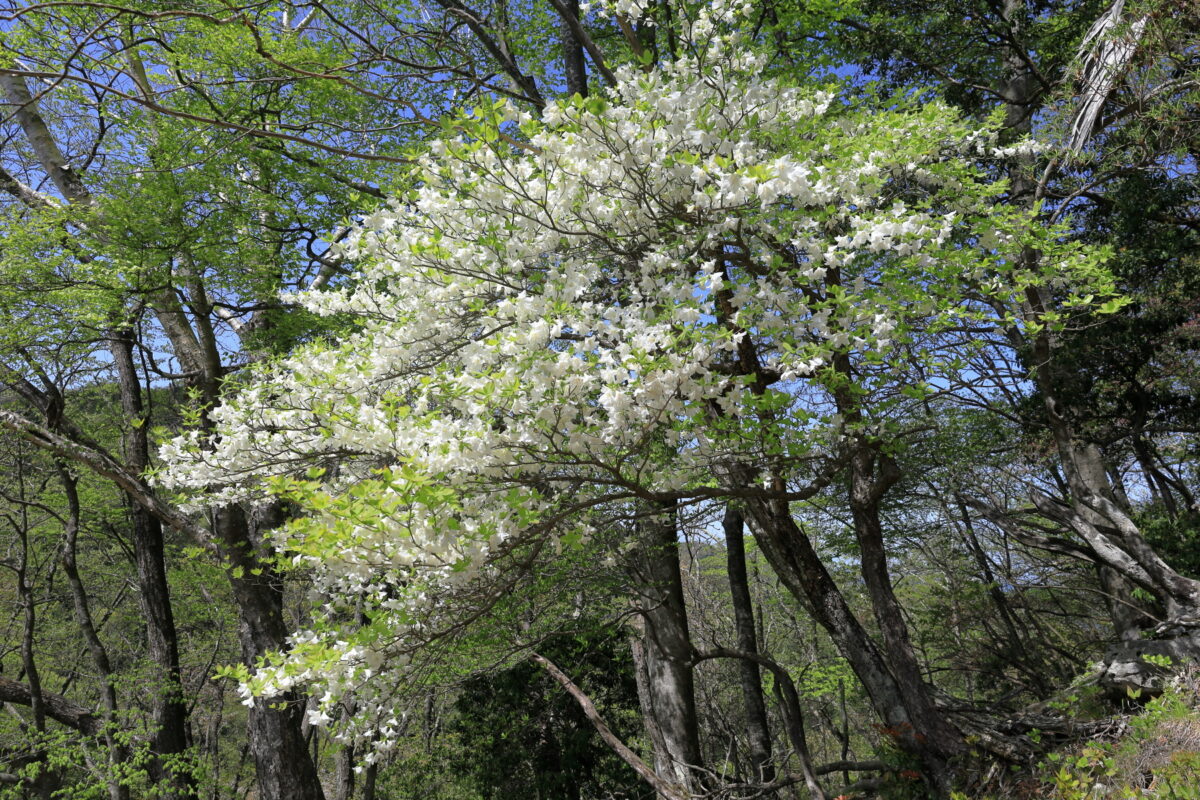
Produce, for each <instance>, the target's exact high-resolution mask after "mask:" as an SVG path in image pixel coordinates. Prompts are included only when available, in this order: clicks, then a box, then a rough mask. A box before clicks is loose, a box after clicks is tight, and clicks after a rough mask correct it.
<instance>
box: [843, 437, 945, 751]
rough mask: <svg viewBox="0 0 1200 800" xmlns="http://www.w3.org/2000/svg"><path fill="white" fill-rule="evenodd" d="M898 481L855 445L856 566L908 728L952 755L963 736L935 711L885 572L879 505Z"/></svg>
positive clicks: (888, 464) (881, 460) (881, 458)
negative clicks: (860, 574) (902, 697)
mask: <svg viewBox="0 0 1200 800" xmlns="http://www.w3.org/2000/svg"><path fill="white" fill-rule="evenodd" d="M877 465H878V468H877ZM899 477H900V474H899V469H898V467H897V466H896V464H895V462H894V461H892V459H891V458H889V457H888V456H886V455H882V454H880V453H879V452H878V449H877V448H876V447H875V446H874V445H873V444H870V443H867V442H859V444H858V447H857V448H856V452H855V453H854V455H853V456H852V457H851V459H850V513H851V516H852V517H853V520H854V533H855V536H856V537H857V540H858V549H859V566H860V568H861V570H862V576H863V582H864V583H865V584H866V587H867V594H868V595H869V596H870V598H871V609H872V611H873V612H874V615H875V622H876V624H878V625H879V630H880V633H882V635H883V642H884V654H885V656H886V658H887V662H888V664H889V665H890V666H891V671H892V674H893V675H894V676H895V678H896V683H897V685H899V687H900V691H901V693H902V694H903V696H904V704H905V706H906V707H907V708H908V711H909V715H910V716H911V718H912V724H913V725H914V726H915V727H916V728H917V729H918V730H919V731H920V732H921V735H922V736H924V737H926V739H927V740H928V741H929V742H930V743H931V744H933V745H934V746H935V748H936V749H937V750H938V751H939V752H944V753H952V752H954V751H955V750H956V749H958V748H959V747H960V746H961V742H962V737H961V736H960V735H959V733H958V732H957V731H956V730H955V729H954V727H953V726H952V725H950V723H949V721H947V719H946V718H945V716H943V715H942V714H941V713H939V712H938V711H937V709H936V708H935V707H934V703H933V698H932V697H931V696H930V693H929V689H928V687H927V686H926V684H925V681H924V679H923V678H922V674H921V665H920V663H919V662H918V661H917V654H916V651H915V650H914V649H913V645H912V640H911V639H910V638H909V635H908V625H907V623H905V621H904V612H903V610H902V609H901V608H900V602H899V601H898V600H897V599H896V592H895V590H894V589H893V587H892V579H891V575H890V574H889V572H888V565H887V550H886V547H885V545H884V541H883V525H882V523H881V521H880V517H879V506H880V503H881V502H882V499H883V495H884V494H885V493H886V492H887V490H888V488H889V487H891V486H892V485H893V484H895V482H896V481H897V480H898V479H899Z"/></svg>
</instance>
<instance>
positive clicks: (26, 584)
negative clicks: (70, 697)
mask: <svg viewBox="0 0 1200 800" xmlns="http://www.w3.org/2000/svg"><path fill="white" fill-rule="evenodd" d="M18 470H20V467H19V466H18ZM17 480H18V485H19V486H20V491H21V498H20V499H21V500H22V503H21V518H20V520H19V522H16V523H14V528H15V529H16V533H17V538H18V550H17V563H16V573H17V574H16V578H17V600H18V602H19V603H20V605H21V612H22V621H23V623H24V624H23V625H22V630H21V668H22V669H23V671H24V672H25V680H26V681H27V682H28V684H29V710H30V711H31V712H32V713H33V730H34V741H35V745H34V749H35V756H34V757H35V758H36V759H37V760H39V761H42V762H43V763H44V764H45V766H44V767H43V770H44V771H43V772H42V773H41V774H39V775H38V776H37V779H36V780H35V781H34V782H33V788H34V789H35V790H36V791H37V793H38V796H39V797H41V798H42V800H50V796H51V793H52V792H53V791H54V788H55V787H54V783H55V782H56V781H55V780H54V776H53V773H51V772H50V767H49V764H48V763H46V762H45V759H46V752H45V749H44V748H45V746H46V744H47V741H46V702H45V699H44V698H43V697H42V678H41V674H40V673H39V672H38V667H37V659H36V657H35V656H34V636H35V629H36V627H37V610H36V607H35V604H34V599H33V586H32V584H31V582H30V579H29V524H28V519H27V513H28V509H27V506H26V505H25V503H24V499H25V498H24V491H25V479H24V475H21V474H18V478H17Z"/></svg>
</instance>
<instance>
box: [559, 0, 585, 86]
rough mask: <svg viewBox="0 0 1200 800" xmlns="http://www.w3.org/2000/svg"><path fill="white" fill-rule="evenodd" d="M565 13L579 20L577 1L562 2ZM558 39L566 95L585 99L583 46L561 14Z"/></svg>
mask: <svg viewBox="0 0 1200 800" xmlns="http://www.w3.org/2000/svg"><path fill="white" fill-rule="evenodd" d="M563 8H564V11H565V13H568V14H573V15H574V17H575V19H579V0H563ZM558 37H559V40H560V41H561V42H562V50H563V74H564V76H565V77H566V79H567V94H568V95H576V94H577V95H579V96H581V97H587V94H588V86H587V67H586V65H585V64H584V61H583V44H582V43H581V42H580V41H579V40H578V39H577V38H575V32H574V31H572V30H571V23H569V22H567V19H566V17H565V15H564V14H563V13H560V14H559V19H558Z"/></svg>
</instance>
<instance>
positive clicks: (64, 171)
mask: <svg viewBox="0 0 1200 800" xmlns="http://www.w3.org/2000/svg"><path fill="white" fill-rule="evenodd" d="M0 91H3V93H4V96H5V99H7V100H8V102H9V103H10V104H11V105H12V106H13V112H12V116H13V119H15V120H16V122H17V124H18V125H19V126H20V127H21V130H22V132H23V133H24V134H25V137H26V138H27V139H28V140H29V144H30V146H32V147H33V152H34V153H35V154H36V155H37V158H38V161H39V162H40V163H41V165H42V168H43V169H45V170H46V174H47V175H49V176H50V180H51V181H53V183H54V186H55V188H57V189H58V191H59V192H61V193H62V196H63V197H65V198H66V199H67V200H68V201H69V202H71V203H79V204H84V205H86V204H89V203H91V201H92V198H91V194H90V193H89V192H88V189H87V186H86V185H85V184H84V182H83V178H82V177H81V176H80V175H79V173H77V172H76V171H75V169H74V168H73V167H72V165H71V163H70V162H69V161H68V160H67V158H66V156H64V155H63V153H62V150H60V149H59V147H58V142H56V141H55V139H54V135H53V134H52V133H51V132H50V127H49V126H48V125H47V124H46V121H45V120H44V119H42V115H41V113H40V112H39V111H38V104H37V100H36V99H35V98H34V97H33V96H32V95H31V94H30V93H29V86H28V84H26V82H25V78H24V77H23V76H20V75H14V74H12V73H10V72H6V71H3V70H0Z"/></svg>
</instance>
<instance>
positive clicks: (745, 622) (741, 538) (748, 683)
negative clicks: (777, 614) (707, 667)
mask: <svg viewBox="0 0 1200 800" xmlns="http://www.w3.org/2000/svg"><path fill="white" fill-rule="evenodd" d="M722 527H723V528H724V532H725V552H726V557H727V561H728V571H729V594H730V598H731V599H732V604H733V624H734V628H735V629H736V632H737V647H738V650H740V651H742V652H744V653H751V654H757V653H758V636H757V634H756V631H755V627H754V607H753V605H752V601H751V598H750V582H749V579H748V578H747V576H746V543H745V520H744V519H743V518H742V513H741V512H740V511H739V510H738V509H737V508H735V507H733V506H727V507H726V509H725V518H724V520H723V524H722ZM738 677H739V679H740V682H741V686H742V705H743V708H744V709H745V713H746V741H747V743H748V746H749V750H750V762H751V764H753V766H754V775H753V778H754V779H755V780H756V781H758V782H759V783H771V782H772V781H774V780H775V764H774V762H773V761H772V759H771V730H770V725H769V723H768V720H767V704H766V702H765V701H764V700H763V693H762V675H761V674H760V673H759V668H758V663H757V662H756V661H754V660H753V659H748V658H744V659H740V660H739V661H738Z"/></svg>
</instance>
